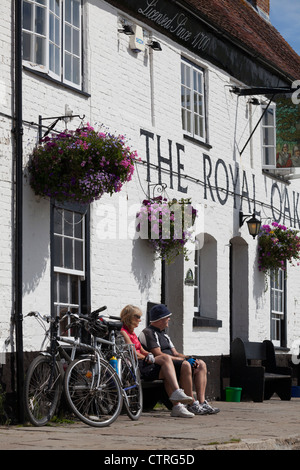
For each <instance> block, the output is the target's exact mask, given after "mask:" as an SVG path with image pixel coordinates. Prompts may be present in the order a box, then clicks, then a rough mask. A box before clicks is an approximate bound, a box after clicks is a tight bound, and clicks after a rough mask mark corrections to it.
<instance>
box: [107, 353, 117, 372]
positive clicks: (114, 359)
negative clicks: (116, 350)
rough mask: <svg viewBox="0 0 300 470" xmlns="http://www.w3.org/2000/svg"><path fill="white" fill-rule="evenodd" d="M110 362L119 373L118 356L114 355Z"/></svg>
mask: <svg viewBox="0 0 300 470" xmlns="http://www.w3.org/2000/svg"><path fill="white" fill-rule="evenodd" d="M109 363H110V365H111V366H112V367H113V368H114V369H115V371H116V372H117V374H118V373H119V371H118V361H117V358H116V357H115V356H112V357H111V358H110V360H109Z"/></svg>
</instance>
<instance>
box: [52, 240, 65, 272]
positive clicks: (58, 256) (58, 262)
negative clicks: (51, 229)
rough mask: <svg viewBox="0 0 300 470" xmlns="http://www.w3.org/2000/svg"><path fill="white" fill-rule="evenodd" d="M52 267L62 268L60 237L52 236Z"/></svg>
mask: <svg viewBox="0 0 300 470" xmlns="http://www.w3.org/2000/svg"><path fill="white" fill-rule="evenodd" d="M54 266H57V267H63V257H62V237H60V236H58V235H54Z"/></svg>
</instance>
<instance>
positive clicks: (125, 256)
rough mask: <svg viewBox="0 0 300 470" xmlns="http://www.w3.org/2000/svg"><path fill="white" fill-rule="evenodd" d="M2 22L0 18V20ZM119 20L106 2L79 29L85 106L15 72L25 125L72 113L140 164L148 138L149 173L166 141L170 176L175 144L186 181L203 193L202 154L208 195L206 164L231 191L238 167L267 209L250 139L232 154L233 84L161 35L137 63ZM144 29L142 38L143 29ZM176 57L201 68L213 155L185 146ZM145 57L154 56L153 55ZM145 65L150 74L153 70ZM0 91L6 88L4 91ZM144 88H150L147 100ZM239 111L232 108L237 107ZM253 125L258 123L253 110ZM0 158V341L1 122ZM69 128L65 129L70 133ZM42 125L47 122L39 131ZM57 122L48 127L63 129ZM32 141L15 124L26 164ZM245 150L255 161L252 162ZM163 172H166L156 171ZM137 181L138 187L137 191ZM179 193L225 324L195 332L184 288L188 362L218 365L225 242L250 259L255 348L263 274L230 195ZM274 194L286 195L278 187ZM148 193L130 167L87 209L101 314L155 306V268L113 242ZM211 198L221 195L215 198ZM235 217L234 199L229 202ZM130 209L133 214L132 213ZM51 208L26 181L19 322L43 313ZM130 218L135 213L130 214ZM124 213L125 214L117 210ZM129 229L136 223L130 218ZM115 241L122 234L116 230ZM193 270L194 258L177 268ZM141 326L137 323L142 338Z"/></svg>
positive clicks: (7, 200)
mask: <svg viewBox="0 0 300 470" xmlns="http://www.w3.org/2000/svg"><path fill="white" fill-rule="evenodd" d="M9 8H10V2H8V0H5V1H3V2H1V4H0V18H2V20H0V42H1V44H3V47H2V48H1V51H2V52H1V56H0V62H1V75H0V85H1V86H2V88H1V90H2V89H3V86H4V88H5V94H4V95H5V96H4V98H3V95H1V90H0V96H2V99H3V100H4V102H5V110H6V111H5V112H7V113H9V114H10V113H11V110H10V104H11V89H10V86H9V85H8V84H9V83H10V74H11V68H10V67H11V65H10V64H11V58H10V48H7V47H4V45H5V44H10V39H11V34H10V29H9V28H10V26H9V22H8V21H3V18H4V17H6V18H7V12H8V11H9ZM1 13H2V14H1ZM119 13H120V12H118V11H117V10H116V9H115V8H113V7H111V6H110V5H109V4H107V3H105V2H104V1H101V0H99V1H98V2H86V5H85V14H87V17H86V18H87V20H86V21H87V23H88V27H87V28H86V31H85V41H84V42H85V44H86V46H85V51H84V64H85V91H87V92H88V93H90V94H91V96H90V97H86V96H82V95H80V94H79V93H76V92H73V91H71V90H67V89H66V88H63V87H61V86H60V85H58V84H54V83H53V82H50V81H47V80H45V79H42V78H39V77H37V76H34V75H33V74H31V73H30V72H28V71H25V72H24V73H23V97H24V110H23V115H24V116H23V117H24V120H26V121H34V122H37V121H38V116H39V115H40V114H41V115H42V116H43V117H49V116H58V115H63V114H64V113H65V105H66V104H67V105H69V106H70V108H71V109H72V110H73V113H74V114H80V115H83V114H84V115H85V121H89V122H90V123H91V124H92V125H93V124H95V123H96V125H101V124H102V123H103V124H104V125H105V126H108V127H109V128H110V130H111V131H112V132H120V133H123V134H125V135H126V136H127V137H128V139H130V145H131V146H132V147H133V148H135V149H137V150H138V153H139V155H140V157H141V158H142V160H143V161H145V160H146V145H145V142H146V140H145V136H140V129H145V130H147V131H150V132H153V133H154V139H153V140H152V139H150V140H149V147H150V158H151V163H153V164H155V165H156V164H157V135H159V136H160V137H161V154H162V156H164V157H166V158H168V157H169V143H168V141H169V140H171V141H172V156H173V166H174V168H173V169H174V171H177V153H176V143H179V144H181V145H184V152H181V154H180V156H181V163H182V164H183V165H184V170H182V173H183V174H187V175H190V176H192V177H194V178H196V179H199V180H200V181H201V182H202V183H203V180H204V174H203V154H207V155H209V157H210V159H211V162H212V169H213V170H212V176H211V184H212V186H214V182H215V180H214V172H215V163H216V161H217V160H218V159H222V160H223V161H224V162H225V164H226V168H227V172H228V185H229V190H230V191H233V183H232V178H231V174H230V172H229V165H231V167H232V169H234V168H235V165H239V168H240V177H242V172H243V170H245V172H246V174H247V182H248V187H249V195H250V198H252V197H253V189H252V174H254V175H255V178H256V199H257V201H263V202H269V201H270V190H271V186H272V182H273V180H271V179H270V178H267V177H265V176H264V175H263V174H262V171H261V150H260V149H261V136H260V132H259V130H257V131H256V133H255V135H254V138H253V141H252V144H251V145H252V147H251V146H250V145H249V146H248V147H247V148H246V150H245V152H244V154H243V155H242V157H239V155H238V152H237V151H236V145H237V146H238V149H239V150H241V148H242V147H243V145H244V144H245V142H246V140H247V138H248V136H249V114H247V113H248V106H247V99H246V98H239V99H238V98H237V97H236V96H235V95H233V94H232V93H230V91H229V89H230V88H229V86H230V85H232V83H234V82H233V81H232V80H231V77H229V76H228V75H227V74H225V73H224V72H223V71H222V70H220V69H219V68H217V67H215V66H213V65H211V64H210V63H209V62H207V61H205V60H202V59H201V58H199V57H197V56H196V55H195V54H192V53H190V52H188V51H187V50H183V49H182V48H181V47H178V46H177V44H176V43H174V42H172V41H171V40H170V39H167V38H166V37H164V36H163V35H161V34H159V33H156V32H155V33H154V35H155V38H157V40H159V41H160V42H161V45H162V51H161V52H152V51H151V52H150V51H149V48H146V51H145V52H143V53H140V54H138V55H137V54H134V53H133V52H132V51H130V50H129V48H128V42H129V39H128V37H127V36H125V35H123V34H121V33H118V31H117V30H118V27H119V24H118V14H119ZM146 29H148V30H149V28H146ZM181 53H183V54H184V56H186V57H187V58H189V59H190V60H193V61H195V62H196V63H197V64H199V65H200V66H202V67H203V68H205V69H206V72H207V79H208V83H207V87H208V108H207V113H208V123H209V124H208V125H209V127H208V130H209V142H210V144H211V146H212V148H211V149H206V148H202V147H201V146H199V145H197V144H195V143H192V142H190V141H187V140H184V139H183V133H182V129H181V110H180V63H181ZM150 54H151V55H152V56H150ZM151 61H153V70H151ZM4 83H5V85H3V84H4ZM151 83H152V86H153V89H152V92H153V94H152V95H151ZM237 106H238V108H237ZM254 111H255V115H254V117H253V120H254V122H256V121H257V119H258V116H257V114H258V109H255V110H254ZM0 122H1V127H0V152H1V159H2V160H1V167H0V180H1V190H0V197H1V210H0V221H1V247H0V249H1V255H3V256H1V262H0V279H1V280H3V283H2V282H1V296H2V302H1V304H2V305H1V314H0V321H1V326H2V325H4V329H3V330H2V328H1V333H0V335H1V336H0V337H1V341H0V346H1V342H2V343H3V341H4V340H5V338H6V336H7V333H8V331H9V317H10V314H11V307H12V281H11V276H12V222H11V212H10V211H11V172H12V161H11V155H12V147H11V135H10V124H11V123H10V122H9V121H7V120H6V119H4V118H1V121H0ZM79 123H80V120H79V119H76V120H74V121H73V122H71V123H70V124H68V127H69V128H72V127H73V126H77V125H79ZM46 124H51V121H48V122H47V123H46ZM63 127H64V123H63V122H60V123H59V124H58V125H57V127H56V128H57V129H63ZM36 139H37V128H36V127H34V126H28V125H24V166H25V164H26V161H27V159H28V156H29V154H30V151H31V150H32V148H33V145H34V144H35V142H36ZM251 152H252V153H251ZM162 167H163V168H166V169H168V166H167V165H165V164H162ZM225 176H226V173H225V172H224V169H223V168H222V167H221V166H220V167H219V172H218V185H219V186H220V187H222V186H224V187H225V186H226V178H225ZM157 181H158V176H157V172H156V170H154V169H151V182H152V183H156V182H157ZM163 181H164V182H166V183H167V184H168V186H169V182H170V178H169V175H168V174H165V173H163ZM140 182H141V185H140ZM173 184H174V189H173V190H172V189H170V188H168V190H167V193H168V196H169V197H170V198H172V197H184V196H185V195H184V194H183V193H178V191H177V184H178V179H177V176H175V175H174V179H173ZM181 184H182V186H184V187H185V186H188V194H187V195H186V196H187V197H191V198H192V201H193V204H195V205H202V207H204V223H205V225H204V228H205V231H206V232H207V233H208V234H210V235H211V236H212V237H214V238H215V239H216V240H217V253H218V273H217V284H218V285H217V308H218V313H217V318H218V319H219V320H222V322H223V325H222V328H219V329H216V328H195V329H193V328H192V318H193V292H192V291H193V288H191V287H190V286H184V288H183V289H184V303H183V306H182V309H183V327H184V334H183V348H184V352H186V353H191V354H192V353H194V354H196V353H197V354H201V355H219V354H227V353H228V352H229V246H228V244H229V241H230V239H231V238H233V237H235V236H239V235H240V236H242V237H243V239H244V240H245V241H246V243H247V244H248V247H249V249H248V251H249V266H248V269H249V339H252V340H263V339H265V338H269V337H270V313H269V312H270V290H268V291H267V292H265V291H264V288H265V284H264V276H263V275H262V274H261V273H259V272H258V269H257V264H256V241H254V240H252V238H251V237H250V236H249V235H248V233H247V228H246V227H245V226H243V227H242V229H241V230H239V228H238V209H235V210H234V209H233V196H232V195H231V194H229V195H228V199H227V202H226V204H225V205H221V204H219V202H218V199H217V194H216V191H215V189H213V195H214V199H215V201H213V200H212V199H211V196H210V192H209V190H208V193H207V194H208V195H207V199H204V186H203V184H196V183H195V182H194V181H190V180H185V179H184V178H183V179H182V181H181ZM278 186H279V187H280V188H281V190H282V189H283V187H284V185H283V184H282V183H278ZM299 190H300V188H299V182H297V180H295V181H292V182H291V185H290V186H289V187H288V191H289V195H290V201H292V191H296V192H297V191H299ZM147 191H148V185H147V182H146V166H145V165H141V164H139V165H137V169H136V172H135V174H134V177H133V180H132V181H131V182H130V183H128V184H127V185H126V187H125V188H124V189H123V190H122V192H121V193H120V194H117V195H114V196H113V197H111V198H110V197H109V196H104V197H103V198H102V199H101V200H100V201H98V202H96V203H93V204H92V206H91V283H92V284H91V293H92V308H97V307H99V306H100V305H103V304H106V305H107V306H108V311H109V312H110V313H112V314H118V313H119V312H120V310H121V309H122V307H123V306H124V305H126V304H127V303H132V304H136V305H139V306H140V307H141V308H142V309H143V311H144V312H146V305H147V301H148V300H151V301H159V299H160V281H161V272H160V262H158V261H154V260H153V257H152V256H151V251H150V249H149V247H148V246H147V244H146V242H145V241H143V240H135V241H133V240H131V239H122V240H119V239H118V236H119V234H118V229H119V210H120V207H125V206H122V204H123V205H126V204H127V207H128V210H129V209H131V208H132V206H133V204H137V205H139V204H140V203H141V202H142V200H143V199H144V198H145V193H147ZM220 197H224V194H223V193H221V192H220ZM236 203H237V208H238V207H239V203H240V200H239V198H238V197H237V199H236ZM104 206H105V207H108V208H111V212H110V217H111V218H112V219H111V220H112V222H113V221H115V223H116V228H117V233H116V237H114V238H113V239H102V238H103V237H102V238H101V236H100V232H99V230H100V229H101V223H103V217H104V215H103V213H101V210H102V208H103V207H104ZM137 207H138V206H137ZM49 210H50V208H49V202H48V201H46V200H40V199H39V198H37V197H35V196H34V195H33V193H32V191H31V189H30V188H29V186H28V182H27V181H26V180H25V183H24V314H26V312H27V311H29V310H31V309H35V310H40V311H41V312H43V313H49V311H50V225H49ZM243 211H244V212H245V213H248V203H247V201H246V200H244V202H243ZM133 213H134V212H133ZM122 214H123V212H122ZM262 216H263V217H267V218H268V217H272V214H271V210H270V209H269V208H266V209H264V211H263V212H262ZM129 219H130V222H132V220H133V215H132V214H131V215H130V217H129ZM122 234H123V232H122ZM189 267H191V268H193V258H191V259H190V261H189V262H186V263H185V265H184V274H185V273H186V271H187V269H188V268H189ZM299 283H300V277H299V268H291V269H289V280H288V346H290V345H291V342H292V341H293V339H295V338H297V337H298V336H299V335H300V320H299V318H300V317H299V310H300V306H299V294H298V293H299V292H300V289H299V287H300V286H299ZM34 325H35V323H34V321H33V320H30V319H26V320H25V321H24V345H25V349H26V350H31V349H35V348H38V347H39V345H40V343H41V339H42V332H41V331H39V330H38V329H37V327H36V326H34ZM143 326H144V320H143V322H142V323H141V325H140V330H141V329H142V328H143Z"/></svg>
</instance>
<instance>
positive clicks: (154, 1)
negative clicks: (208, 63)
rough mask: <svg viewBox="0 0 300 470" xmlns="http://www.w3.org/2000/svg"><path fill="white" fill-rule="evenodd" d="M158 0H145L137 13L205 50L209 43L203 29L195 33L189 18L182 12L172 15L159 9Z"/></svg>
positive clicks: (208, 38) (195, 47)
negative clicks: (190, 25)
mask: <svg viewBox="0 0 300 470" xmlns="http://www.w3.org/2000/svg"><path fill="white" fill-rule="evenodd" d="M159 8H160V4H159V2H158V0H146V2H145V5H144V6H142V7H140V8H139V9H138V13H139V14H141V15H143V16H145V17H146V18H147V19H148V20H151V21H153V22H154V23H155V24H157V25H158V26H160V27H162V28H164V29H165V30H167V31H169V32H170V33H171V34H172V35H174V36H176V38H178V39H181V40H182V41H184V42H186V43H190V44H191V46H192V47H193V48H194V49H197V50H201V51H205V50H206V49H207V48H208V46H209V43H210V37H209V36H208V34H205V33H204V32H203V31H197V33H195V32H194V31H192V29H191V27H189V18H188V17H187V16H186V15H185V14H184V13H180V12H179V11H178V12H177V13H174V14H173V15H172V16H169V14H167V13H164V12H163V11H162V10H160V9H159Z"/></svg>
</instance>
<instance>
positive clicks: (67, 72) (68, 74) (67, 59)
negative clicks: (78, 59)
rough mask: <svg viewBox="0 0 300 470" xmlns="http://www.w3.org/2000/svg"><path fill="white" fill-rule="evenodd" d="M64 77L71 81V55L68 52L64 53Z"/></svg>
mask: <svg viewBox="0 0 300 470" xmlns="http://www.w3.org/2000/svg"><path fill="white" fill-rule="evenodd" d="M64 72H65V79H66V80H69V81H71V79H72V75H71V56H70V54H67V53H66V54H65V70H64Z"/></svg>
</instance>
